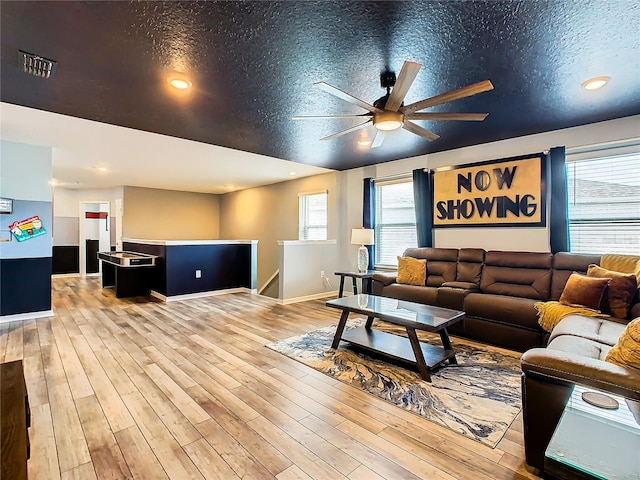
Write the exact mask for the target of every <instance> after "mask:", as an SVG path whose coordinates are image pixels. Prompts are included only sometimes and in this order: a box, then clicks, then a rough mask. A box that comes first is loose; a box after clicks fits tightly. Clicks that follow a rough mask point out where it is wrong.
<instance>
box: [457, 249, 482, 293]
mask: <svg viewBox="0 0 640 480" xmlns="http://www.w3.org/2000/svg"><path fill="white" fill-rule="evenodd" d="M484 254H485V251H484V250H482V249H481V248H461V249H460V253H459V254H458V265H457V270H456V281H457V282H469V283H475V284H477V285H480V276H481V274H482V266H483V263H484Z"/></svg>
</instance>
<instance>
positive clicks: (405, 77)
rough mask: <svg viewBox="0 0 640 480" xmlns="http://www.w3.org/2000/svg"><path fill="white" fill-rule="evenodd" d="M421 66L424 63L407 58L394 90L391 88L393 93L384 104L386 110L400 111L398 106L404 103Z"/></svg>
mask: <svg viewBox="0 0 640 480" xmlns="http://www.w3.org/2000/svg"><path fill="white" fill-rule="evenodd" d="M420 68H422V64H420V63H416V62H409V61H406V60H405V62H404V64H403V65H402V70H400V75H398V79H397V80H396V84H395V85H394V86H393V90H391V95H390V96H389V99H388V100H387V103H386V105H385V106H384V109H385V110H391V111H392V112H397V111H398V108H400V105H402V101H403V100H404V97H405V96H406V95H407V92H408V91H409V89H410V88H411V85H412V84H413V81H414V80H415V79H416V76H417V75H418V72H419V71H420Z"/></svg>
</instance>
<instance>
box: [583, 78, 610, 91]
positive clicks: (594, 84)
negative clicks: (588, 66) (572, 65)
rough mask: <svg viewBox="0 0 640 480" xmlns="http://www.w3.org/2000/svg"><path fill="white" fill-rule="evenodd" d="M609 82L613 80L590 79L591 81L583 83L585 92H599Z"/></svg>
mask: <svg viewBox="0 0 640 480" xmlns="http://www.w3.org/2000/svg"><path fill="white" fill-rule="evenodd" d="M609 80H611V77H594V78H590V79H589V80H587V81H585V82H582V87H583V88H584V89H585V90H599V89H601V88H602V87H604V86H605V85H606V84H607V83H608V82H609Z"/></svg>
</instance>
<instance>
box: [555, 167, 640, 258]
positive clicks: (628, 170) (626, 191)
mask: <svg viewBox="0 0 640 480" xmlns="http://www.w3.org/2000/svg"><path fill="white" fill-rule="evenodd" d="M639 165H640V154H632V155H620V156H612V157H606V158H595V159H588V160H576V161H573V162H572V161H568V162H567V186H568V197H569V236H570V239H571V251H572V252H577V253H595V254H601V253H624V254H634V255H637V254H638V252H640V168H638V166H639Z"/></svg>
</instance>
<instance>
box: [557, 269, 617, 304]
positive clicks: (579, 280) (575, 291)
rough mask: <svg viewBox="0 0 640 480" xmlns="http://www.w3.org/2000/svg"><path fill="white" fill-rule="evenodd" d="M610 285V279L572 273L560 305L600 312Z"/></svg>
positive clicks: (561, 296)
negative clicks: (603, 298) (603, 297)
mask: <svg viewBox="0 0 640 480" xmlns="http://www.w3.org/2000/svg"><path fill="white" fill-rule="evenodd" d="M608 284H609V279H608V278H593V277H587V276H586V275H580V274H579V273H572V274H571V276H570V277H569V279H568V280H567V283H566V284H565V286H564V290H563V291H562V295H560V303H562V304H563V305H569V306H570V307H582V308H590V309H591V310H596V311H597V312H600V302H601V301H602V296H603V295H604V291H605V290H606V289H607V285H608Z"/></svg>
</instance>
